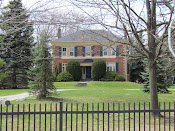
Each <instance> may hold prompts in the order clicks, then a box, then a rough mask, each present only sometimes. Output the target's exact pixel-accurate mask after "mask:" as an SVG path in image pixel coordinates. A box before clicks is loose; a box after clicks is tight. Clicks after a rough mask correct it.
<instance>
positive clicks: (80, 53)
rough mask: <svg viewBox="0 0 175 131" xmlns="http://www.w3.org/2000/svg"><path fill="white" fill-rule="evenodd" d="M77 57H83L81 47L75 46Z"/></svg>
mask: <svg viewBox="0 0 175 131" xmlns="http://www.w3.org/2000/svg"><path fill="white" fill-rule="evenodd" d="M77 56H83V46H77Z"/></svg>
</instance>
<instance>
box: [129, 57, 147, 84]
mask: <svg viewBox="0 0 175 131" xmlns="http://www.w3.org/2000/svg"><path fill="white" fill-rule="evenodd" d="M144 68H145V64H144V63H143V61H142V59H131V60H130V62H129V69H130V81H132V82H136V81H139V82H142V81H143V80H142V77H141V72H144Z"/></svg>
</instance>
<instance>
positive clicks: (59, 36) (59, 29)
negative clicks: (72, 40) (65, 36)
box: [57, 26, 61, 39]
mask: <svg viewBox="0 0 175 131" xmlns="http://www.w3.org/2000/svg"><path fill="white" fill-rule="evenodd" d="M57 36H58V39H59V38H61V28H60V26H59V28H58V33H57Z"/></svg>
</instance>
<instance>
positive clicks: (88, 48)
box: [86, 46, 91, 56]
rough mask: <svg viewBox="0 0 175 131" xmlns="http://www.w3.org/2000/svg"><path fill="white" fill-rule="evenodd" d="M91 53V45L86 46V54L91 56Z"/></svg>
mask: <svg viewBox="0 0 175 131" xmlns="http://www.w3.org/2000/svg"><path fill="white" fill-rule="evenodd" d="M90 55H91V47H90V46H88V47H86V56H90Z"/></svg>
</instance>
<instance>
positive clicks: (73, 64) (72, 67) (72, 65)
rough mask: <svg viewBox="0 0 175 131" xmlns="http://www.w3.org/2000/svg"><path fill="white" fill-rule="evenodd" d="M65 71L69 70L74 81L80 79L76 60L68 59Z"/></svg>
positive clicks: (79, 69)
mask: <svg viewBox="0 0 175 131" xmlns="http://www.w3.org/2000/svg"><path fill="white" fill-rule="evenodd" d="M66 71H67V72H69V73H70V74H71V75H72V76H73V79H74V80H75V81H79V80H80V79H81V68H80V62H79V61H78V60H70V61H69V62H68V63H67V65H66Z"/></svg>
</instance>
